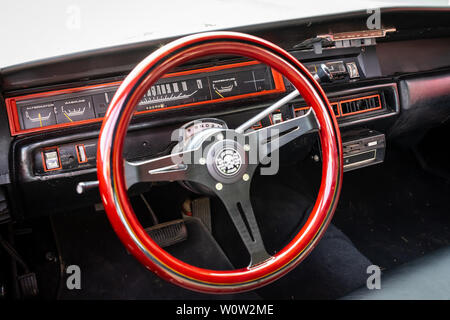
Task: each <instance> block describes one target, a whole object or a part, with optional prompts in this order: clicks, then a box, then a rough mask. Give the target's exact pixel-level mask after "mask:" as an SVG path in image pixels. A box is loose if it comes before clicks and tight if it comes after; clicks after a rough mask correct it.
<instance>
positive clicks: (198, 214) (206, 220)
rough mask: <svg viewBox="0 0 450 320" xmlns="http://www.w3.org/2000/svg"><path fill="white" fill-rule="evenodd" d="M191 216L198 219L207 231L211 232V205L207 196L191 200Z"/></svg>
mask: <svg viewBox="0 0 450 320" xmlns="http://www.w3.org/2000/svg"><path fill="white" fill-rule="evenodd" d="M191 208H192V216H193V217H194V218H198V219H200V221H201V222H202V223H203V224H204V225H205V227H206V228H207V229H208V231H209V232H211V230H212V228H211V205H210V202H209V198H208V197H203V198H198V199H195V200H192V204H191Z"/></svg>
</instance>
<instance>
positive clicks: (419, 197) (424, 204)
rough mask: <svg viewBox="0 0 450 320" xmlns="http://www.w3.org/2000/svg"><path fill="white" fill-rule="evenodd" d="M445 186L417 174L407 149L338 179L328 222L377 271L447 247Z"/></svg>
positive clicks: (449, 191)
mask: <svg viewBox="0 0 450 320" xmlns="http://www.w3.org/2000/svg"><path fill="white" fill-rule="evenodd" d="M449 195H450V185H449V184H448V183H446V182H445V181H444V180H442V179H440V178H438V177H435V176H432V175H430V174H428V173H426V172H425V171H423V170H422V169H421V168H420V166H419V164H418V163H417V161H416V160H415V158H414V156H413V154H412V153H411V152H410V151H408V150H401V149H398V148H397V149H394V148H390V149H388V150H387V154H386V160H385V162H384V163H383V164H380V165H375V166H372V167H367V168H364V169H360V170H356V171H352V172H348V173H345V174H344V180H343V189H342V194H341V198H340V200H339V206H338V209H337V211H336V213H335V216H334V220H333V221H334V223H335V224H336V225H337V226H338V227H339V228H340V229H341V230H343V232H344V233H345V234H346V235H347V236H348V237H349V238H351V239H352V241H353V242H354V243H355V245H356V247H357V248H358V249H359V250H360V251H361V252H363V253H364V254H365V255H366V256H367V257H368V258H369V259H370V260H371V261H372V262H373V263H375V264H377V265H379V266H380V267H381V268H382V270H385V269H390V268H393V267H395V266H398V265H400V264H403V263H405V262H408V261H411V260H414V259H416V258H419V257H421V256H423V255H425V254H427V253H429V252H432V251H434V250H436V249H438V248H440V247H444V246H447V245H449V244H450V205H449V202H448V197H449Z"/></svg>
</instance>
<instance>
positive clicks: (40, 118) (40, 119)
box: [38, 113, 42, 127]
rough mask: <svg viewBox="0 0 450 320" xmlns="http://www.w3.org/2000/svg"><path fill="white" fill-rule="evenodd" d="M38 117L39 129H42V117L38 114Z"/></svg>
mask: <svg viewBox="0 0 450 320" xmlns="http://www.w3.org/2000/svg"><path fill="white" fill-rule="evenodd" d="M38 116H39V123H40V124H41V127H42V117H41V114H40V113H38Z"/></svg>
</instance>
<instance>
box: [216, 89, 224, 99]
mask: <svg viewBox="0 0 450 320" xmlns="http://www.w3.org/2000/svg"><path fill="white" fill-rule="evenodd" d="M214 91H215V92H216V93H217V94H218V95H219V96H221V97H222V98H223V97H224V96H223V95H221V94H220V92H219V91H217V90H216V89H214Z"/></svg>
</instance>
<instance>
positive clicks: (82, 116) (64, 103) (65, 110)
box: [54, 97, 95, 124]
mask: <svg viewBox="0 0 450 320" xmlns="http://www.w3.org/2000/svg"><path fill="white" fill-rule="evenodd" d="M54 111H55V115H56V122H57V123H58V124H59V123H68V122H75V121H82V120H89V119H93V118H95V113H94V108H93V107H92V100H91V97H79V98H78V97H77V98H73V99H67V100H59V101H56V102H55V108H54Z"/></svg>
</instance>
